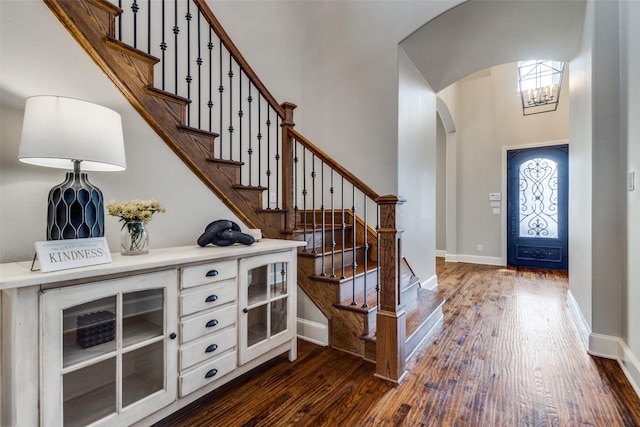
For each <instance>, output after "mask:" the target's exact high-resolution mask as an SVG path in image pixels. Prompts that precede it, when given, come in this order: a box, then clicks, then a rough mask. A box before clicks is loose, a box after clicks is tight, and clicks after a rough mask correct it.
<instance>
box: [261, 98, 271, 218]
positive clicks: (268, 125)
mask: <svg viewBox="0 0 640 427" xmlns="http://www.w3.org/2000/svg"><path fill="white" fill-rule="evenodd" d="M270 194H271V106H268V107H267V209H271V205H270V204H269V197H270V196H269V195H270ZM263 205H264V203H263ZM263 207H264V206H263Z"/></svg>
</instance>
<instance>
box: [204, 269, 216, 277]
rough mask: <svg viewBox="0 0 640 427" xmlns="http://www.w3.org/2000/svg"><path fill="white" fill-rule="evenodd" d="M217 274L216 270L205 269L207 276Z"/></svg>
mask: <svg viewBox="0 0 640 427" xmlns="http://www.w3.org/2000/svg"><path fill="white" fill-rule="evenodd" d="M217 275H218V270H209V271H207V277H216V276H217Z"/></svg>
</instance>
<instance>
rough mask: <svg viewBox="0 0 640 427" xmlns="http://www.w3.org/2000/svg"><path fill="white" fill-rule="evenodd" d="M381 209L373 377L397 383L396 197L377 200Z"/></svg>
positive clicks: (401, 338) (400, 340)
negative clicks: (378, 295) (374, 374)
mask: <svg viewBox="0 0 640 427" xmlns="http://www.w3.org/2000/svg"><path fill="white" fill-rule="evenodd" d="M376 202H377V203H378V207H379V209H380V228H379V229H378V235H379V236H378V245H379V256H380V309H379V310H378V313H377V317H376V323H377V326H376V376H377V377H380V378H383V379H385V380H388V381H392V382H394V383H399V382H400V381H401V379H402V377H403V376H404V375H405V358H406V354H405V338H406V324H405V317H406V313H405V311H404V310H403V309H400V307H399V306H400V260H401V259H402V245H401V238H400V235H401V234H402V232H403V230H400V229H398V217H399V214H398V208H399V207H400V206H401V205H402V204H403V203H404V202H405V201H404V200H402V199H400V198H398V197H397V196H393V195H389V196H382V197H380V198H378V199H377V200H376Z"/></svg>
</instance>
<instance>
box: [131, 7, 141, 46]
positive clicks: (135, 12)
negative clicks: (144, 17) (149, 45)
mask: <svg viewBox="0 0 640 427" xmlns="http://www.w3.org/2000/svg"><path fill="white" fill-rule="evenodd" d="M138 10H140V6H138V0H133V3H131V11H132V12H133V47H135V48H138Z"/></svg>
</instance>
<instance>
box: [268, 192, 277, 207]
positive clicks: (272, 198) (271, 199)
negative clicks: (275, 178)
mask: <svg viewBox="0 0 640 427" xmlns="http://www.w3.org/2000/svg"><path fill="white" fill-rule="evenodd" d="M269 203H271V204H272V205H275V204H276V193H270V194H269Z"/></svg>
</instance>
